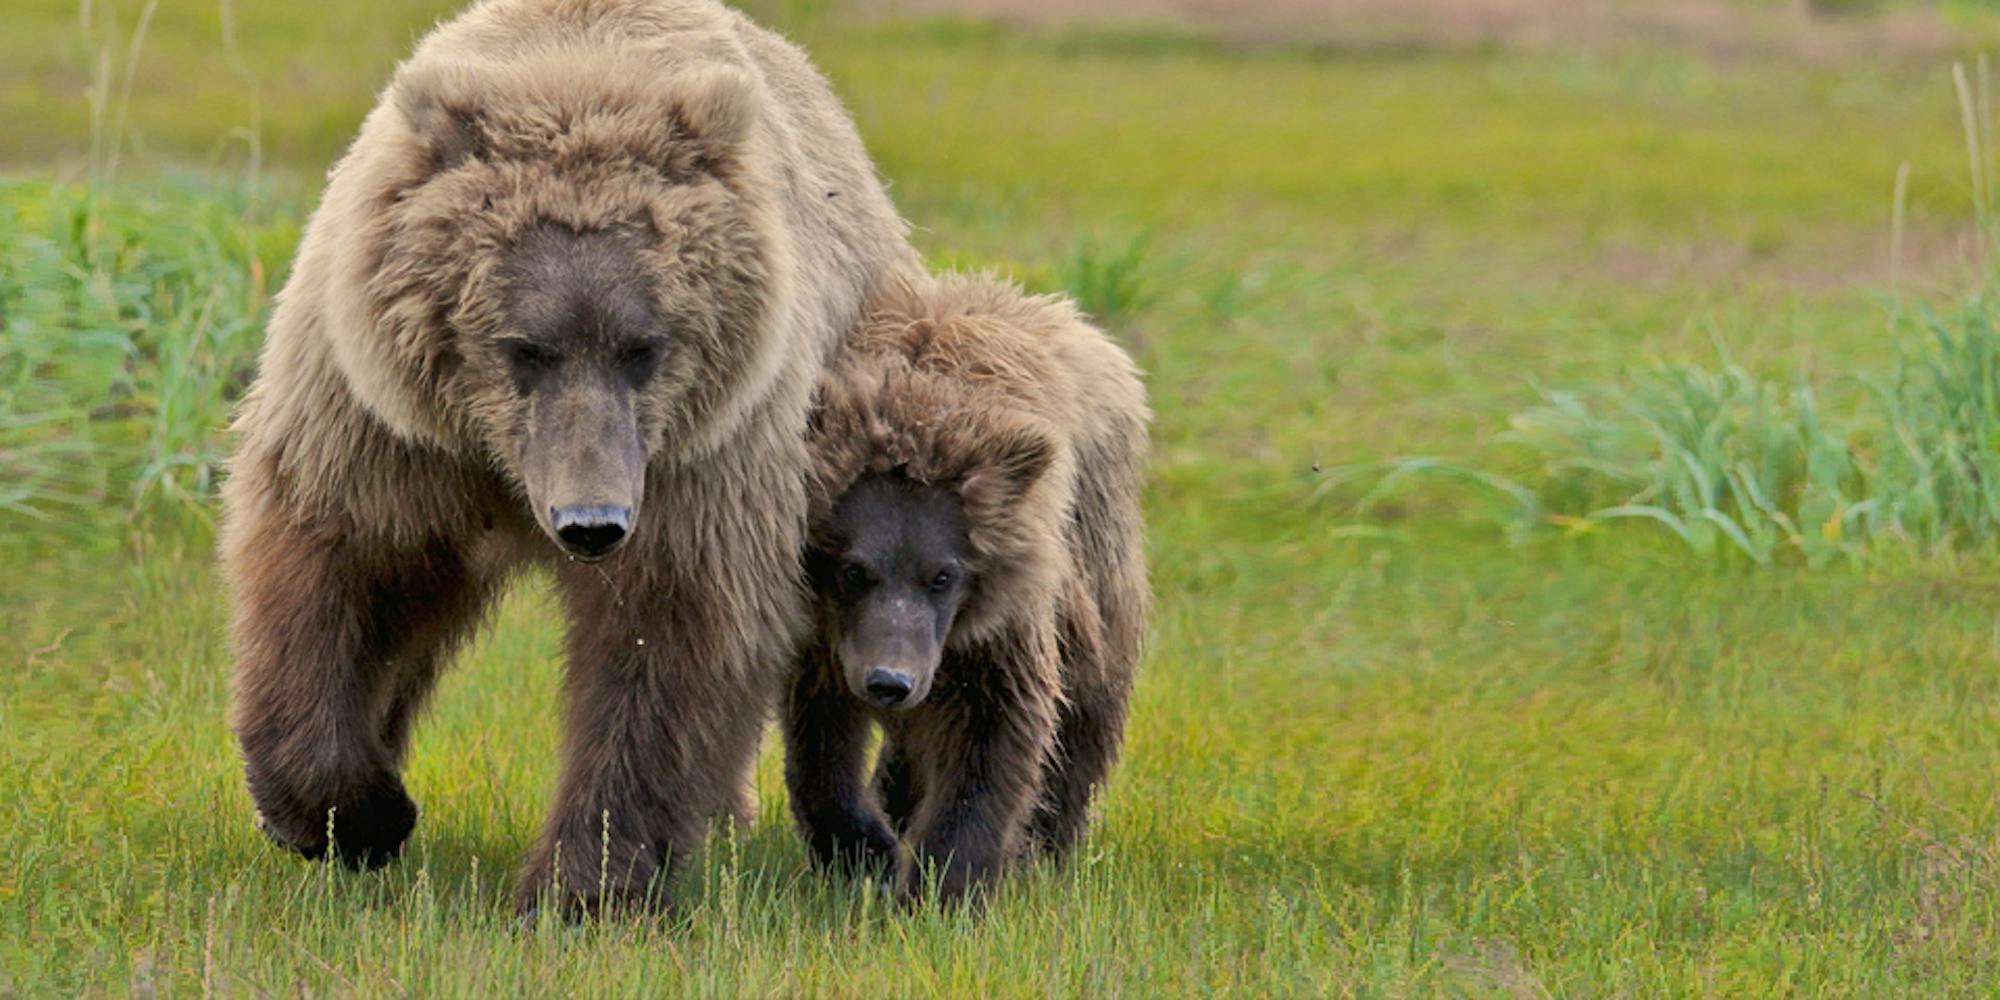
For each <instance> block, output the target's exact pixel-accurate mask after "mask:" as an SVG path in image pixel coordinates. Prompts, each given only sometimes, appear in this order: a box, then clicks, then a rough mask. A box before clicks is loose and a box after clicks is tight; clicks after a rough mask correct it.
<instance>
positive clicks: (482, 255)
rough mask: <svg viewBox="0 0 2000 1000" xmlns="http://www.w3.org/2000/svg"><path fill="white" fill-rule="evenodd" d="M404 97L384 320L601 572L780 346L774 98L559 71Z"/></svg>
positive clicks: (449, 77) (535, 67)
mask: <svg viewBox="0 0 2000 1000" xmlns="http://www.w3.org/2000/svg"><path fill="white" fill-rule="evenodd" d="M607 58H609V59H611V61H612V62H614V63H615V62H617V61H618V59H620V58H624V57H616V56H613V57H607ZM397 86H398V95H397V108H398V110H399V111H400V112H401V114H402V116H403V123H404V125H405V126H406V128H407V133H406V134H407V136H408V138H409V141H410V143H411V148H412V153H413V155H412V156H411V157H410V161H411V162H412V163H413V164H415V166H413V167H412V178H411V181H410V183H409V184H408V185H407V186H406V187H404V188H403V189H402V190H400V191H398V192H396V195H395V198H394V199H393V200H392V201H390V202H388V203H387V208H386V213H387V224H386V225H385V226H384V228H383V231H384V232H385V234H386V235H385V237H384V243H385V246H384V247H383V253H382V256H381V261H380V264H379V266H378V267H377V268H376V269H375V276H374V278H373V279H372V281H371V282H370V285H369V292H370V296H371V306H372V308H373V311H374V313H375V316H376V318H377V320H376V321H377V324H378V326H380V327H386V328H388V332H389V333H390V334H391V336H392V337H393V338H394V340H395V342H396V343H397V344H398V345H400V346H402V347H403V348H404V350H405V351H406V352H407V353H409V354H411V355H414V356H415V357H414V358H413V360H411V361H410V362H408V363H407V364H405V365H404V367H405V368H409V367H414V368H416V369H417V370H418V371H420V372H422V373H423V374H424V377H425V380H423V381H421V385H422V387H423V388H424V389H427V390H428V392H429V395H430V396H431V397H432V398H434V400H435V403H434V405H435V406H436V407H437V408H438V409H439V410H440V411H443V412H445V413H447V414H448V422H449V423H450V424H451V425H453V426H455V427H456V428H457V429H458V433H460V434H463V435H464V436H466V437H468V438H471V439H473V440H475V441H478V442H480V443H481V444H482V445H483V447H484V449H485V451H486V452H487V453H488V454H489V455H490V456H492V459H493V461H494V464H495V465H496V466H498V467H499V468H500V469H502V471H504V472H505V473H506V474H507V476H508V478H509V479H511V480H512V482H513V483H514V485H515V486H516V487H517V489H518V492H519V494H520V495H521V496H522V498H523V499H524V500H525V501H526V502H527V504H528V507H529V509H530V511H531V512H532V514H533V516H534V518H535V520H536V522H537V523H538V524H539V525H540V527H541V528H542V530H543V532H544V533H546V534H547V535H548V536H549V538H550V539H551V540H552V541H553V542H555V543H556V544H557V545H558V546H560V548H561V549H562V551H564V552H565V553H567V554H568V555H570V556H571V557H574V558H578V559H585V560H594V559H601V558H604V557H606V556H608V555H610V554H612V553H613V552H614V551H616V550H617V549H618V548H619V547H620V546H621V545H622V544H623V543H624V542H625V541H626V540H627V539H629V538H631V537H633V535H634V534H635V533H637V532H639V531H641V530H642V528H641V526H642V524H643V523H645V522H644V521H642V519H641V516H640V515H641V511H642V509H643V508H644V505H645V499H646V497H645V493H646V480H647V473H648V470H649V469H650V468H653V467H655V466H656V465H657V464H659V461H660V460H661V457H662V456H663V455H666V456H671V460H673V461H693V460H698V459H699V458H700V456H701V455H702V454H704V453H705V452H706V450H708V449H710V448H712V447H714V446H715V444H716V442H718V441H721V440H726V439H727V436H728V431H729V430H730V429H731V428H732V425H733V423H734V422H735V421H737V420H740V419H741V416H742V414H743V413H745V412H747V411H748V410H749V409H750V407H752V406H753V405H755V401H756V400H758V399H760V398H762V397H763V396H764V395H765V394H766V393H767V392H768V387H769V385H770V384H771V383H772V381H773V380H774V379H775V378H776V377H777V373H778V372H779V371H780V368H781V364H782V359H783V358H784V356H785V355H786V353H787V351H786V345H784V344H783V343H781V342H780V341H779V337H780V334H779V333H778V332H777V331H778V329H779V328H778V327H777V326H776V320H775V319H774V317H775V316H776V315H777V314H778V312H779V309H778V308H777V307H776V306H774V305H773V303H774V302H777V301H782V299H783V297H784V295H785V293H786V288H785V283H786V275H787V274H788V269H789V264H788V261H789V250H788V247H789V244H788V243H787V242H786V241H785V239H784V236H783V230H782V227H781V226H778V225H775V224H774V223H773V221H772V220H773V218H774V215H773V209H772V207H771V202H770V197H771V196H770V191H771V190H772V185H771V184H769V183H768V182H767V181H765V180H763V179H762V178H761V176H760V174H759V169H758V166H757V164H758V162H759V161H758V158H757V157H756V156H755V155H753V154H754V148H753V144H752V140H753V137H754V135H755V129H754V123H755V115H754V109H755V108H756V106H757V102H758V100H760V99H761V98H760V97H759V96H758V95H759V94H760V93H761V91H759V90H757V89H756V85H755V84H753V83H752V82H751V81H750V80H749V79H748V78H747V77H745V76H744V75H742V74H739V73H736V72H733V71H729V70H711V71H706V72H697V73H691V74H687V75H684V76H682V77H680V78H676V79H666V80H663V79H662V76H661V73H660V71H659V68H658V67H657V66H652V65H649V64H645V63H643V62H638V63H635V64H634V65H630V66H624V65H607V66H601V67H595V68H594V69H593V71H592V72H591V73H589V74H578V73H577V72H576V68H575V66H574V65H573V61H570V60H564V59H560V58H553V57H552V61H551V63H550V64H549V65H547V66H543V65H541V64H539V63H537V62H535V61H534V59H532V58H530V59H526V60H524V61H523V62H520V63H517V64H510V65H508V66H506V67H492V66H485V65H448V64H447V65H434V66H430V67H425V68H422V69H421V70H406V72H405V74H404V76H403V77H402V78H400V79H399V81H398V85H397ZM656 513H664V514H665V516H672V515H671V513H670V512H656Z"/></svg>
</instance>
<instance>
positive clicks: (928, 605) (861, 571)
mask: <svg viewBox="0 0 2000 1000" xmlns="http://www.w3.org/2000/svg"><path fill="white" fill-rule="evenodd" d="M968 538H969V536H968V533H967V529H966V522H965V511H964V506H963V504H962V503H961V502H960V500H959V497H958V496H957V494H955V493H953V492H951V491H949V490H946V489H942V488H940V487H936V486H927V485H924V484H921V483H917V482H914V481H912V480H910V479H908V478H905V477H903V476H899V475H879V474H877V475H869V476H865V477H863V478H862V479H861V480H859V481H857V482H856V483H855V484H854V486H853V487H852V488H850V489H849V490H848V491H847V493H846V494H845V495H843V496H842V497H841V498H840V500H839V502H838V503H836V504H835V505H834V508H833V516H832V520H831V523H830V524H829V525H828V526H827V528H826V530H825V531H824V532H823V533H822V534H821V536H820V538H819V539H818V540H817V544H815V545H814V547H813V548H812V549H811V551H809V552H808V554H807V560H806V562H807V572H808V574H809V575H810V577H811V579H812V584H813V589H814V592H815V593H816V594H817V596H818V601H819V606H820V611H821V616H820V617H821V622H822V627H823V628H826V629H827V630H829V631H830V632H831V633H832V636H831V638H832V640H833V643H834V653H835V655H836V656H837V657H838V658H839V660H840V667H841V672H842V674H843V675H844V677H845V678H846V681H847V688H848V690H849V691H852V692H853V693H854V696H855V697H857V698H860V699H861V700H863V701H865V702H867V703H869V704H871V705H874V706H876V707H879V708H891V709H906V708H910V707H912V706H915V705H917V704H919V703H921V702H922V701H923V700H924V697H925V696H926V695H928V694H929V693H930V689H931V682H932V681H933V679H934V678H935V677H936V675H937V669H938V664H939V663H940V662H941V661H942V660H943V658H944V645H945V638H946V637H947V636H948V635H950V634H951V626H952V621H953V619H955V618H956V617H957V615H958V610H959V606H960V604H961V603H963V601H964V600H965V595H966V593H967V591H968V590H969V585H970V584H971V582H972V581H971V580H969V579H968V578H967V573H966V565H967V554H968V549H969V541H968Z"/></svg>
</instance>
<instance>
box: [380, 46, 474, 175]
mask: <svg viewBox="0 0 2000 1000" xmlns="http://www.w3.org/2000/svg"><path fill="white" fill-rule="evenodd" d="M466 73H467V70H466V68H465V67H461V66H452V65H429V66H424V67H421V68H417V69H412V70H406V71H405V72H404V74H403V75H402V77H400V78H399V79H398V80H397V81H396V110H398V111H400V112H402V114H403V120H404V121H405V122H407V123H408V124H409V126H410V131H411V132H413V133H415V134H416V137H417V141H418V142H419V143H421V144H422V145H423V147H424V148H425V149H426V150H427V151H428V152H429V153H430V159H431V169H432V170H433V171H435V172H437V173H443V172H444V171H447V170H450V169H451V168H453V167H455V166H458V165H459V164H460V163H463V162H465V161H466V160H468V159H472V158H474V157H477V156H479V155H481V153H482V152H483V146H484V138H483V134H482V130H481V129H480V123H479V113H478V110H477V108H476V107H475V106H474V105H473V104H472V103H471V102H470V101H467V100H463V99H459V98H457V97H456V96H455V95H459V94H464V93H466V92H467V91H468V88H466V87H458V86H453V84H454V83H457V82H459V80H458V78H459V77H461V76H464V75H466Z"/></svg>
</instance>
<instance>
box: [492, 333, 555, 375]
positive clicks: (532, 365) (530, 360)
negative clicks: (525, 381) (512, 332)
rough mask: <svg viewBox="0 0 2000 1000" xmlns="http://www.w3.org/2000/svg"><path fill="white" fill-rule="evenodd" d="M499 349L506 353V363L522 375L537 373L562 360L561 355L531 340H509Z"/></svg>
mask: <svg viewBox="0 0 2000 1000" xmlns="http://www.w3.org/2000/svg"><path fill="white" fill-rule="evenodd" d="M501 349H502V350H504V351H505V352H506V353H507V363H508V364H511V365H513V366H514V369H515V371H517V372H519V373H521V374H524V375H539V374H541V373H543V372H546V371H548V370H549V369H551V368H554V367H555V366H556V362H558V361H561V360H562V355H560V354H557V353H556V352H555V351H553V350H551V349H550V348H547V347H543V346H542V345H540V344H537V343H535V342H534V341H532V340H509V341H507V342H506V343H504V344H502V345H501Z"/></svg>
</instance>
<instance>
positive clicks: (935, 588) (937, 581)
mask: <svg viewBox="0 0 2000 1000" xmlns="http://www.w3.org/2000/svg"><path fill="white" fill-rule="evenodd" d="M957 579H958V578H957V577H955V576H953V575H952V573H951V570H948V569H941V570H938V575H936V576H934V577H931V593H933V594H942V593H944V592H945V591H947V590H950V589H951V585H952V582H953V581H955V580H957Z"/></svg>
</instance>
